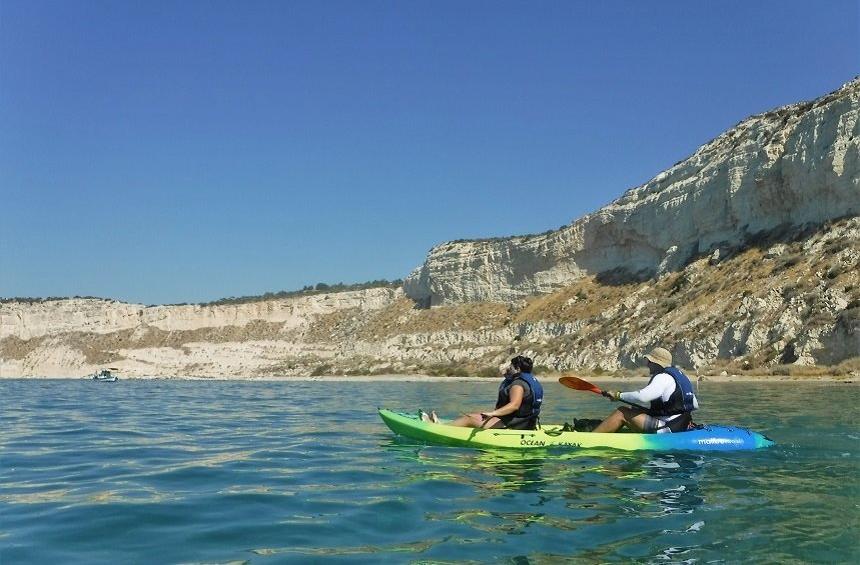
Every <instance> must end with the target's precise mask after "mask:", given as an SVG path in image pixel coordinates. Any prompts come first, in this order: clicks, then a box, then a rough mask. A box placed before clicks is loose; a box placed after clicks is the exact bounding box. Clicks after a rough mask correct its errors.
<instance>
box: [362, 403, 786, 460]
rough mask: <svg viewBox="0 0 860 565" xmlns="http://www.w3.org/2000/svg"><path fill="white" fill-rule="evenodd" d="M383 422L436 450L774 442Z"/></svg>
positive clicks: (408, 419)
mask: <svg viewBox="0 0 860 565" xmlns="http://www.w3.org/2000/svg"><path fill="white" fill-rule="evenodd" d="M379 415H380V417H382V421H383V422H385V424H386V425H387V426H388V427H389V428H391V431H393V432H394V433H396V434H398V435H401V436H404V437H408V438H412V439H416V440H420V441H424V442H427V443H435V444H441V445H452V446H460V447H478V448H504V449H541V448H556V447H558V448H568V449H589V448H613V449H624V450H652V451H674V450H698V451H733V450H739V449H758V448H761V447H770V446H772V445H774V442H773V441H772V440H771V439H769V438H767V437H765V436H763V435H762V434H760V433H758V432H754V431H751V430H748V429H746V428H738V427H733V426H720V425H705V426H701V427H699V428H697V429H694V430H689V431H685V432H678V433H666V434H637V433H624V432H621V433H615V434H596V433H593V432H577V431H564V428H563V426H562V425H558V424H554V425H544V426H541V428H540V429H538V430H505V429H491V430H482V429H475V428H460V427H456V426H448V425H445V424H433V423H431V422H424V421H422V420H421V419H420V418H419V417H418V416H417V415H414V414H406V413H403V412H393V411H391V410H384V409H381V410H379Z"/></svg>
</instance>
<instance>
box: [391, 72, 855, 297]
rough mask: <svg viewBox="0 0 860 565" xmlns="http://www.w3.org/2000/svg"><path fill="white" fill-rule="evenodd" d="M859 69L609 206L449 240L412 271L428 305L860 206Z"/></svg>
mask: <svg viewBox="0 0 860 565" xmlns="http://www.w3.org/2000/svg"><path fill="white" fill-rule="evenodd" d="M858 118H860V79H855V80H853V81H851V82H849V83H847V84H845V85H844V86H843V87H842V88H840V89H839V90H837V91H835V92H833V93H831V94H829V95H827V96H823V97H821V98H819V99H817V100H815V101H812V102H803V103H798V104H792V105H790V106H785V107H782V108H779V109H777V110H774V111H771V112H766V113H764V114H759V115H756V116H752V117H750V118H748V119H746V120H744V121H743V122H741V123H740V124H738V125H737V126H736V127H734V128H732V129H730V130H728V131H727V132H725V133H724V134H722V135H720V136H719V137H717V138H716V139H714V140H712V141H710V142H709V143H707V144H705V145H703V146H702V147H700V148H699V149H698V150H697V151H696V152H695V153H694V154H693V155H691V156H690V157H688V158H687V159H685V160H683V161H681V162H680V163H678V164H676V165H675V166H673V167H671V168H670V169H668V170H666V171H664V172H662V173H660V174H659V175H657V176H656V177H654V178H653V179H651V180H650V181H648V182H647V183H645V184H644V185H642V186H639V187H637V188H634V189H632V190H630V191H628V192H627V193H626V194H624V195H623V196H622V197H621V198H619V199H618V200H616V201H615V202H613V203H611V204H609V205H608V206H606V207H604V208H602V209H600V210H598V211H597V212H594V213H593V214H589V215H587V216H584V217H583V218H580V219H578V220H576V221H574V222H573V223H572V224H570V225H569V226H566V227H564V228H562V229H560V230H556V231H552V232H548V233H545V234H540V235H532V236H519V237H511V238H500V239H493V240H477V241H461V242H450V243H444V244H442V245H439V246H437V247H434V248H433V249H432V250H431V251H430V253H429V255H428V257H427V259H426V261H425V262H424V264H423V265H422V266H421V267H419V268H418V269H416V270H415V271H414V272H413V273H412V274H411V275H410V276H409V277H408V278H407V279H406V281H405V284H404V288H405V290H406V293H407V295H408V296H409V297H411V298H412V299H413V300H415V301H417V302H419V303H422V304H425V305H439V304H451V303H459V302H472V301H508V300H515V299H518V298H522V297H525V296H529V295H533V294H536V293H545V292H551V291H553V290H555V289H558V288H560V287H562V286H565V285H567V284H570V283H571V282H573V281H575V280H578V279H580V278H582V277H583V276H585V275H587V274H597V273H601V272H606V271H611V270H613V269H624V270H625V271H627V272H629V273H637V272H639V273H642V274H645V275H654V274H661V273H664V272H667V271H671V270H675V269H678V268H679V267H681V266H683V265H684V264H686V263H687V262H688V261H689V260H690V259H691V258H693V257H696V256H698V255H701V254H703V253H707V252H712V251H716V250H719V249H720V248H723V249H726V248H734V247H742V246H744V245H745V243H746V241H747V240H748V239H749V238H750V236H752V235H754V234H757V233H759V232H768V231H771V230H774V229H777V228H779V227H782V226H786V225H794V226H796V225H802V224H821V223H822V222H825V221H827V220H831V219H835V218H841V217H846V216H852V215H857V214H860V120H858Z"/></svg>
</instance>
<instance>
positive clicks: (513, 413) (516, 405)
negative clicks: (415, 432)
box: [421, 355, 543, 430]
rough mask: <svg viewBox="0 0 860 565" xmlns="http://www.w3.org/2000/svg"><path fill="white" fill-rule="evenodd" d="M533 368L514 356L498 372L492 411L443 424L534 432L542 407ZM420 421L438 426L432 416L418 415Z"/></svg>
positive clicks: (530, 364)
mask: <svg viewBox="0 0 860 565" xmlns="http://www.w3.org/2000/svg"><path fill="white" fill-rule="evenodd" d="M533 368H534V362H533V361H532V360H531V359H530V358H529V357H523V356H522V355H517V356H516V357H514V358H513V359H511V363H510V365H507V366H503V367H502V368H501V372H502V377H503V379H502V382H501V384H500V385H499V395H498V398H497V399H496V408H495V409H494V410H490V411H489V412H475V413H473V414H463V415H462V416H460V417H459V418H457V419H456V420H453V421H452V422H446V424H447V425H449V426H460V427H463V428H509V429H513V430H533V429H535V428H536V427H537V424H538V417H539V415H540V409H541V404H543V387H542V386H541V384H540V383H539V382H538V380H537V379H536V378H535V377H534V375H532V369H533ZM421 418H422V419H423V420H425V421H432V422H435V423H438V422H439V420H438V418H437V417H436V413H435V412H431V414H430V416H428V415H427V414H424V413H423V412H421Z"/></svg>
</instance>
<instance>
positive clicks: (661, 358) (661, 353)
mask: <svg viewBox="0 0 860 565" xmlns="http://www.w3.org/2000/svg"><path fill="white" fill-rule="evenodd" d="M645 359H647V360H649V361H651V362H652V363H656V364H658V365H660V366H661V367H663V368H666V367H671V366H672V354H671V353H669V352H668V351H667V350H665V349H663V348H662V347H655V348H654V349H652V350H651V351H650V352H649V353H648V354H647V355H645Z"/></svg>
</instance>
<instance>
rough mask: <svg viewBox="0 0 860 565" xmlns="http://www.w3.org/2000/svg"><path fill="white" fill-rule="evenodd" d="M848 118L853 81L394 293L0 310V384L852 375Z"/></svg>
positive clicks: (855, 319) (858, 87)
mask: <svg viewBox="0 0 860 565" xmlns="http://www.w3.org/2000/svg"><path fill="white" fill-rule="evenodd" d="M858 114H860V81H858V80H855V81H853V82H851V83H849V84H847V85H846V86H844V87H843V88H841V89H840V90H838V91H836V92H835V93H833V94H830V95H828V96H825V97H822V98H820V99H818V100H816V101H814V102H810V103H804V104H795V105H792V106H787V107H785V108H781V109H779V110H776V111H774V112H768V113H766V114H762V115H759V116H754V117H752V118H749V119H747V120H745V121H744V122H742V123H741V124H739V125H738V126H737V127H735V128H733V129H732V130H730V131H728V132H726V133H725V134H723V135H721V136H719V137H718V138H716V139H715V140H713V141H711V142H710V143H708V144H706V145H704V146H703V147H701V148H700V149H699V150H698V151H697V152H696V153H695V154H694V155H692V156H691V157H690V158H688V159H686V160H685V161H683V162H681V163H679V164H677V165H675V166H674V167H672V168H670V169H669V170H667V171H665V172H664V173H661V174H660V175H658V176H657V177H655V178H654V179H652V180H651V181H649V182H648V183H646V184H645V185H643V186H641V187H638V188H635V189H633V190H631V191H629V192H627V193H626V194H625V195H624V196H622V197H621V198H620V199H618V200H617V201H615V202H614V203H612V204H611V205H609V206H607V207H605V208H603V209H601V210H599V211H598V212H595V213H594V214H590V215H588V216H586V217H584V218H582V219H580V220H577V221H575V222H574V223H572V224H571V225H570V226H567V227H565V228H563V229H561V230H558V231H554V232H550V233H546V234H541V235H535V236H523V237H513V238H509V239H498V240H488V241H472V242H454V243H448V244H444V245H440V246H438V247H436V248H434V249H433V250H432V251H431V252H430V255H429V257H428V259H427V261H426V262H425V263H424V265H423V266H422V267H421V268H420V269H418V270H417V271H416V272H415V273H413V274H412V275H411V276H410V277H409V278H408V279H407V281H406V283H405V285H404V289H403V290H399V289H398V290H392V289H387V288H377V289H369V290H362V291H353V292H340V293H330V294H320V295H313V296H299V297H294V298H285V299H274V300H265V301H259V302H254V303H246V304H234V305H218V306H201V305H196V306H195V305H191V306H188V305H183V306H155V307H145V306H142V305H137V304H125V303H121V302H116V301H110V300H96V299H67V300H51V301H41V302H39V301H37V302H8V301H7V302H3V303H0V377H8V376H80V375H84V374H87V373H90V372H92V371H94V370H96V369H98V368H101V367H105V366H108V365H110V366H117V367H120V369H121V370H122V373H123V374H124V375H126V376H146V375H149V376H174V375H191V376H235V377H249V376H258V375H259V376H265V375H308V374H342V373H351V372H355V373H368V372H428V371H429V372H434V371H437V370H443V369H444V370H445V371H450V370H451V369H452V367H456V368H458V369H459V370H465V371H467V372H468V373H470V374H474V372H475V371H477V370H479V369H480V368H484V367H494V366H496V365H497V364H498V363H499V362H500V361H501V360H502V359H504V358H506V357H508V356H509V355H510V354H511V353H512V352H514V351H516V352H522V353H525V354H528V355H531V356H533V357H534V358H535V359H536V362H537V363H538V365H540V366H543V367H551V368H554V369H561V370H564V369H570V368H583V367H585V368H592V369H602V370H614V369H618V368H621V367H631V366H634V365H636V364H638V363H639V361H640V356H641V354H642V353H643V352H644V351H645V350H646V349H648V348H650V347H653V346H654V345H657V344H661V345H664V346H666V347H668V348H669V349H671V350H672V352H673V355H674V356H675V358H676V360H677V361H678V362H679V363H680V364H681V365H683V366H686V367H693V368H696V369H697V370H698V369H701V370H703V371H707V370H720V369H721V368H722V367H726V368H729V369H733V368H750V369H766V368H769V367H773V366H775V365H784V364H794V365H811V364H840V363H841V364H843V365H845V366H847V367H849V369H847V370H852V369H853V370H858V369H860V216H858V214H860V141H858V138H860V136H858V133H860V131H858V130H859V129H860V125H858ZM839 218H841V219H839ZM646 277H650V278H646ZM428 305H432V306H434V307H433V308H426V306H428ZM843 368H844V367H843Z"/></svg>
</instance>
